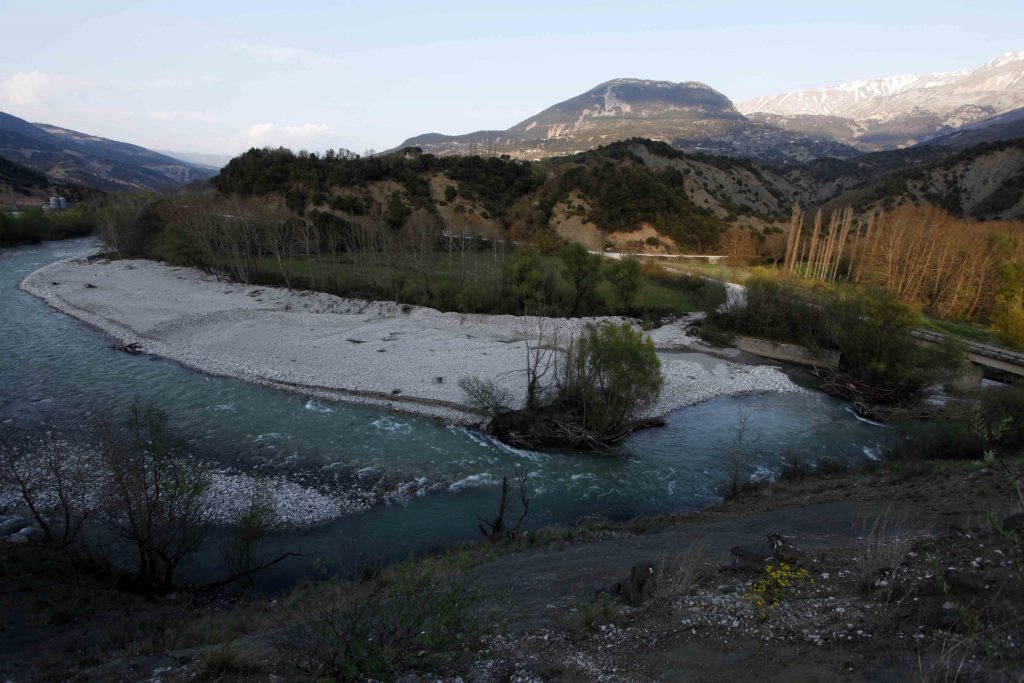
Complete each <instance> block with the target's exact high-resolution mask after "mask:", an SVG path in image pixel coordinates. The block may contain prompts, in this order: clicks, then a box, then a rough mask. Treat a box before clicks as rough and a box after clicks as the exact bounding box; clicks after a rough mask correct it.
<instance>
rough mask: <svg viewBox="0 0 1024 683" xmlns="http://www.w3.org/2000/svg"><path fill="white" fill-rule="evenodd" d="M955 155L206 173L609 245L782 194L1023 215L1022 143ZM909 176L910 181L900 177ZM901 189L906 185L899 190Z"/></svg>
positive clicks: (365, 163)
mask: <svg viewBox="0 0 1024 683" xmlns="http://www.w3.org/2000/svg"><path fill="white" fill-rule="evenodd" d="M954 152H955V150H951V149H950V148H947V147H942V146H938V145H931V146H919V147H914V148H910V149H905V150H894V151H888V152H878V153H873V154H865V155H861V156H859V157H857V158H855V159H851V160H840V159H818V160H813V161H810V162H807V163H804V164H772V163H764V162H758V161H753V160H746V159H736V158H732V157H728V156H714V155H707V154H691V153H686V152H682V151H680V150H678V149H675V148H673V147H672V146H670V145H668V144H666V143H664V142H655V141H651V140H642V139H634V140H627V141H620V142H615V143H612V144H610V145H606V146H604V147H601V148H598V149H595V150H591V151H588V152H584V153H580V154H576V155H570V156H566V157H556V158H552V159H545V160H543V161H539V162H525V161H510V160H501V159H498V158H495V157H489V158H487V157H460V156H443V157H439V156H434V155H432V154H424V153H419V152H417V151H415V150H409V151H407V152H405V153H395V154H390V155H382V156H377V157H373V158H365V159H364V158H341V157H331V158H318V157H317V156H316V155H295V154H292V153H290V152H288V151H287V150H256V149H254V150H250V151H249V152H247V153H246V154H244V155H242V156H240V157H237V158H236V159H234V160H232V161H231V163H229V164H228V165H227V166H226V167H225V168H224V169H223V170H222V171H221V173H220V174H219V175H218V176H217V177H216V178H214V180H213V184H214V186H215V187H216V188H217V189H218V190H220V191H221V192H224V193H232V194H240V195H245V196H280V197H283V198H284V200H285V201H286V203H287V204H288V206H289V207H290V208H291V209H293V210H295V211H297V212H300V213H304V214H306V215H319V216H331V217H333V219H335V220H337V221H340V222H341V223H342V224H351V225H358V224H364V223H369V222H375V221H387V222H391V223H393V224H394V225H401V224H402V223H403V222H404V221H406V220H408V219H409V217H410V216H412V215H413V214H414V213H415V212H417V211H422V212H426V215H431V216H433V217H434V219H433V220H437V221H440V223H441V224H442V225H444V226H445V229H447V230H450V231H453V232H464V233H465V234H475V235H480V236H483V237H488V238H493V237H504V236H511V237H512V238H513V239H530V238H534V237H537V236H539V235H551V236H554V235H557V236H559V237H561V238H563V239H567V240H570V241H578V242H582V243H584V244H586V245H587V246H588V247H589V248H591V249H594V250H600V249H603V248H614V250H617V251H653V252H663V251H669V252H676V251H680V250H682V251H704V250H708V249H715V248H716V247H717V246H718V244H719V240H720V238H721V237H722V235H724V234H725V233H726V232H728V231H729V230H730V229H731V228H733V227H734V226H735V227H744V228H749V229H751V230H753V231H756V232H759V233H767V232H770V231H772V230H774V229H775V228H777V227H779V226H780V225H783V224H785V223H786V222H787V220H788V215H789V211H790V208H791V206H792V204H793V203H794V202H799V203H800V204H801V205H803V206H804V207H809V208H814V207H816V206H820V205H823V204H827V205H830V206H831V205H847V204H853V205H855V206H856V207H857V208H858V210H862V211H868V210H873V209H877V208H883V207H886V206H893V205H898V204H900V203H905V202H911V201H912V202H918V203H935V204H938V205H940V206H943V207H946V208H948V209H949V210H950V211H951V212H953V213H954V214H957V215H972V216H984V217H990V216H991V217H995V216H999V217H1017V216H1020V215H1024V203H1022V201H1021V189H1020V188H1019V187H1018V185H1019V179H1018V174H1019V172H1020V164H1021V143H1012V144H1008V143H1002V144H999V145H988V146H982V147H979V148H974V149H972V150H969V151H967V152H961V153H954ZM951 155H953V156H951ZM914 178H921V179H922V180H920V181H917V180H914V181H913V182H910V184H909V185H908V184H907V183H908V182H909V181H910V180H911V179H914ZM925 178H927V182H925V180H923V179H925ZM908 187H909V188H918V189H917V190H915V191H913V192H910V193H909V194H906V195H905V196H904V195H900V194H899V192H903V190H904V188H908Z"/></svg>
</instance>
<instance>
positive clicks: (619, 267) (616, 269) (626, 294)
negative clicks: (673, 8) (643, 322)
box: [608, 259, 641, 312]
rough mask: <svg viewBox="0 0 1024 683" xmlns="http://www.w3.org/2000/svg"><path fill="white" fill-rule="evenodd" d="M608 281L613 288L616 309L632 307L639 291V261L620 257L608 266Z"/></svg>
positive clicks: (629, 308)
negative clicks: (616, 303)
mask: <svg viewBox="0 0 1024 683" xmlns="http://www.w3.org/2000/svg"><path fill="white" fill-rule="evenodd" d="M608 281H609V282H611V283H612V286H613V287H614V288H615V295H616V297H617V299H618V310H619V311H620V312H626V311H629V310H632V309H633V306H634V304H635V302H636V295H637V294H638V293H639V291H640V281H641V279H640V263H639V262H637V261H636V259H621V260H619V261H615V262H613V263H612V264H611V265H609V266H608Z"/></svg>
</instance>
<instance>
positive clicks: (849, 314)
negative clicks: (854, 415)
mask: <svg viewBox="0 0 1024 683" xmlns="http://www.w3.org/2000/svg"><path fill="white" fill-rule="evenodd" d="M825 317H826V323H827V327H828V332H829V336H830V337H831V339H832V342H833V343H834V344H835V346H836V347H837V348H838V349H839V351H840V352H841V353H842V364H843V367H844V368H845V369H846V371H847V372H848V373H849V374H850V375H851V376H852V377H854V378H855V379H857V380H859V381H861V382H864V383H869V384H874V385H876V386H879V387H885V388H888V389H890V390H893V391H894V392H895V393H896V397H897V398H903V397H909V396H911V395H913V394H915V393H916V392H918V391H920V390H921V389H922V388H924V387H925V386H926V385H928V384H929V383H931V382H934V381H937V380H938V379H939V374H940V371H941V369H942V368H943V367H955V365H951V364H950V363H949V362H948V360H947V362H939V358H938V356H939V355H940V353H941V352H940V353H935V352H929V351H927V350H925V349H923V348H922V347H920V346H918V345H917V344H916V343H915V342H914V340H913V338H912V337H911V336H910V334H909V333H910V331H911V330H912V329H913V328H914V327H917V325H918V324H919V321H920V318H919V316H918V315H917V313H915V312H914V311H913V310H911V308H910V307H909V306H907V305H906V304H903V303H901V302H900V301H899V300H898V299H897V298H896V295H895V294H893V293H892V292H889V291H886V290H880V289H875V290H870V291H868V292H865V293H858V294H856V295H852V296H847V297H837V298H836V299H834V300H833V301H832V302H831V303H829V304H828V306H827V310H826V314H825Z"/></svg>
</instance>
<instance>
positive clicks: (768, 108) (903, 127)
mask: <svg viewBox="0 0 1024 683" xmlns="http://www.w3.org/2000/svg"><path fill="white" fill-rule="evenodd" d="M1021 107H1024V51H1021V52H1007V53H1006V54H1004V55H1000V56H999V57H996V58H995V59H993V60H991V61H989V62H987V63H985V64H983V65H982V66H980V67H978V68H977V69H967V70H963V71H951V72H947V73H933V74H923V75H905V76H893V77H890V78H877V79H870V80H858V81H850V82H849V83H843V84H842V85H837V86H834V87H828V88H812V89H808V90H797V91H793V92H788V93H782V94H781V95H770V96H765V97H755V98H754V99H751V100H747V101H745V102H741V103H740V104H738V105H737V109H739V110H740V111H742V112H743V113H745V114H747V115H748V116H750V117H751V118H753V119H754V120H757V121H762V122H764V123H768V124H770V125H775V126H780V127H782V128H786V129H787V130H791V131H794V132H801V133H806V134H813V133H820V131H821V130H822V129H823V128H825V127H828V128H829V129H831V130H833V131H836V133H837V134H836V135H835V136H834V137H835V139H837V140H840V141H841V142H844V143H846V144H849V145H853V146H855V147H857V148H859V149H862V150H877V149H889V148H893V147H904V146H907V145H911V144H915V143H917V142H921V141H924V140H928V139H930V138H933V137H935V136H937V135H943V134H946V133H949V132H951V131H954V130H957V129H959V128H961V127H963V126H967V125H971V124H973V123H976V122H979V121H983V120H985V119H988V118H990V117H992V116H996V115H999V114H1002V113H1005V112H1008V111H1012V110H1014V109H1018V108H1021ZM844 130H845V132H840V131H844Z"/></svg>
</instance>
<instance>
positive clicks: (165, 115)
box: [147, 111, 213, 123]
mask: <svg viewBox="0 0 1024 683" xmlns="http://www.w3.org/2000/svg"><path fill="white" fill-rule="evenodd" d="M147 116H149V118H151V119H153V120H154V121H164V122H167V123H185V122H190V121H191V122H202V123H210V122H211V121H213V119H212V118H211V117H210V116H207V115H206V114H204V113H203V112H201V111H151V112H149V113H148V114H147Z"/></svg>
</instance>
